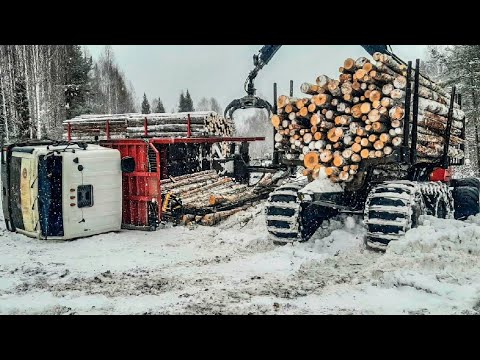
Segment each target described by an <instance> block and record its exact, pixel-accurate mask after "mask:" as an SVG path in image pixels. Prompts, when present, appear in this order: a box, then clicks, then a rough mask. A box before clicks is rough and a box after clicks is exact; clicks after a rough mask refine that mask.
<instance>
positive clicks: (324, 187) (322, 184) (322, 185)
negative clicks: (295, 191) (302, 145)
mask: <svg viewBox="0 0 480 360" xmlns="http://www.w3.org/2000/svg"><path fill="white" fill-rule="evenodd" d="M301 192H313V193H327V192H343V188H342V186H341V185H340V184H339V183H334V182H332V181H330V179H329V178H328V177H327V174H326V173H325V168H321V169H320V173H319V176H318V178H317V179H315V180H313V181H312V182H310V183H309V184H307V186H305V187H304V188H303V189H302V190H301Z"/></svg>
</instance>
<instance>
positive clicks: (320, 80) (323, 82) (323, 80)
mask: <svg viewBox="0 0 480 360" xmlns="http://www.w3.org/2000/svg"><path fill="white" fill-rule="evenodd" d="M331 80H332V79H330V78H329V77H328V76H326V75H320V76H319V77H317V80H316V83H317V85H318V86H319V87H320V88H321V89H324V90H327V86H328V83H329V82H330V81H331Z"/></svg>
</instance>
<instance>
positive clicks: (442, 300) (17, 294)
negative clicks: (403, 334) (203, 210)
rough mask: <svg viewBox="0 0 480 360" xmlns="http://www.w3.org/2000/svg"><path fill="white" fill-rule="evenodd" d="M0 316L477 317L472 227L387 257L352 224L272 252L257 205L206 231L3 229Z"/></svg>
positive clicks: (479, 300)
mask: <svg viewBox="0 0 480 360" xmlns="http://www.w3.org/2000/svg"><path fill="white" fill-rule="evenodd" d="M0 225H1V226H0V314H478V313H479V312H480V269H479V266H478V264H479V263H480V262H479V260H480V216H477V217H472V218H470V219H468V220H467V221H465V222H461V221H456V220H450V219H449V220H440V219H436V218H433V217H429V216H425V217H422V218H421V225H420V226H419V227H418V228H416V229H413V230H410V231H408V232H407V233H406V235H405V238H404V239H402V240H400V241H397V242H393V243H391V244H390V245H389V246H388V248H387V251H386V252H385V253H379V252H375V251H370V250H367V249H366V248H365V245H364V236H365V233H366V232H365V229H364V227H363V224H362V219H361V217H359V216H347V215H340V216H338V217H336V218H334V219H331V220H330V221H327V222H324V224H323V225H322V227H321V228H320V229H319V230H318V231H317V232H316V233H315V234H314V235H313V236H312V238H311V239H310V241H308V242H305V243H295V244H289V245H285V246H275V245H273V244H272V243H271V242H270V241H269V240H268V238H267V233H266V225H265V215H264V203H261V204H259V205H257V206H255V207H252V208H250V209H248V210H246V211H243V212H240V213H238V214H236V215H235V216H232V217H230V218H229V219H227V220H226V221H224V222H222V223H221V224H219V225H217V226H215V227H203V226H197V225H194V226H191V227H183V226H178V227H174V226H169V225H167V226H165V227H164V228H162V229H160V230H158V231H156V232H140V231H127V230H125V231H121V232H119V233H110V234H103V235H98V236H93V237H89V238H83V239H78V240H74V241H67V242H60V241H41V240H37V239H30V238H27V237H25V236H23V235H19V234H13V233H10V232H8V231H7V230H5V226H4V222H3V218H1V219H0Z"/></svg>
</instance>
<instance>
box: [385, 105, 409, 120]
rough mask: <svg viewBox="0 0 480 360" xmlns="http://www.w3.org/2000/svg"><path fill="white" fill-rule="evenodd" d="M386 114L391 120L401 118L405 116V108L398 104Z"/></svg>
mask: <svg viewBox="0 0 480 360" xmlns="http://www.w3.org/2000/svg"><path fill="white" fill-rule="evenodd" d="M388 115H389V116H390V119H392V120H401V119H403V117H404V116H405V109H403V108H402V107H400V106H394V107H392V108H391V109H390V111H389V112H388Z"/></svg>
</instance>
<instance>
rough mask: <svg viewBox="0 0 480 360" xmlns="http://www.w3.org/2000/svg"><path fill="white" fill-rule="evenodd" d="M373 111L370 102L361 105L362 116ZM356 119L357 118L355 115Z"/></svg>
mask: <svg viewBox="0 0 480 360" xmlns="http://www.w3.org/2000/svg"><path fill="white" fill-rule="evenodd" d="M371 109H372V106H371V104H370V103H369V102H364V103H362V104H360V112H361V113H362V114H368V113H369V112H370V110H371ZM354 117H355V115H354Z"/></svg>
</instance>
